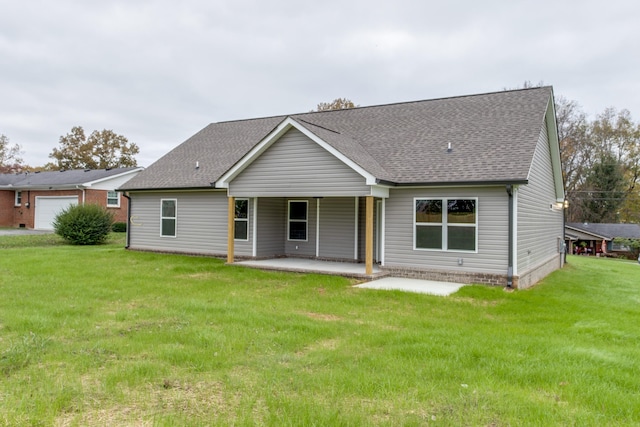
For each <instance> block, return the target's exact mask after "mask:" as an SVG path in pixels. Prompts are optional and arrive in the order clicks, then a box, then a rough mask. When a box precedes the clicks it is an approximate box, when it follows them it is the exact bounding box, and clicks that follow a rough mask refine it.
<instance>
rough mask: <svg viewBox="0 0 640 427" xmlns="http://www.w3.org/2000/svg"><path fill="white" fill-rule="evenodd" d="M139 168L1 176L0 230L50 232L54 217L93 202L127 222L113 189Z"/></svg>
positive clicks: (124, 205)
mask: <svg viewBox="0 0 640 427" xmlns="http://www.w3.org/2000/svg"><path fill="white" fill-rule="evenodd" d="M141 170H142V168H140V167H129V168H115V169H100V170H91V169H87V170H67V171H55V172H26V173H19V174H0V227H25V228H35V229H39V230H51V229H53V225H52V223H53V220H54V218H55V216H56V215H57V214H58V213H59V212H60V211H61V210H62V209H64V208H66V207H67V206H69V205H71V204H77V203H95V204H99V205H102V206H105V207H106V208H107V209H109V210H110V211H111V212H113V213H114V216H115V220H116V221H120V222H126V221H127V208H128V203H127V199H123V198H122V197H121V195H120V193H118V192H117V191H115V190H116V188H118V187H119V186H121V185H123V184H124V183H125V182H127V180H129V179H130V178H132V177H134V176H135V175H136V174H138V172H140V171H141Z"/></svg>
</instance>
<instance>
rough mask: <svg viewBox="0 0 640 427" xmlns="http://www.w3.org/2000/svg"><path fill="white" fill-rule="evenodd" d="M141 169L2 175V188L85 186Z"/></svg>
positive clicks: (0, 185) (78, 170)
mask: <svg viewBox="0 0 640 427" xmlns="http://www.w3.org/2000/svg"><path fill="white" fill-rule="evenodd" d="M137 169H140V168H135V167H129V168H114V169H87V170H82V169H75V170H68V171H52V172H27V173H20V174H1V175H0V187H3V186H11V187H12V188H33V187H46V186H49V187H66V186H70V185H83V184H87V183H90V182H93V181H97V180H101V179H104V178H110V177H113V176H117V175H120V174H123V173H126V172H129V171H133V170H137Z"/></svg>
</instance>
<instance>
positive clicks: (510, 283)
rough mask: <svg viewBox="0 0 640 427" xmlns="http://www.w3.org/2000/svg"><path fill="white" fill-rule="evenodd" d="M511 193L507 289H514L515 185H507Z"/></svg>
mask: <svg viewBox="0 0 640 427" xmlns="http://www.w3.org/2000/svg"><path fill="white" fill-rule="evenodd" d="M507 194H508V195H509V245H508V246H509V257H508V258H509V262H508V268H507V289H513V223H514V221H513V186H512V185H511V184H508V185H507Z"/></svg>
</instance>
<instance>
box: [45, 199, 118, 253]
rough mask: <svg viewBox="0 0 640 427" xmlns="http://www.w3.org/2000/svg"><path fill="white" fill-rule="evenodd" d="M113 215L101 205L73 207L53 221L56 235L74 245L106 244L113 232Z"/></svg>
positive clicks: (65, 210)
mask: <svg viewBox="0 0 640 427" xmlns="http://www.w3.org/2000/svg"><path fill="white" fill-rule="evenodd" d="M112 224H113V213H111V212H109V211H107V210H106V209H105V208H103V207H102V206H100V205H71V206H69V207H68V208H66V209H64V210H63V211H62V212H60V213H59V214H58V215H56V218H55V219H54V221H53V229H54V231H55V233H56V234H57V235H59V236H61V237H62V238H63V239H65V240H66V241H68V242H70V243H72V244H74V245H97V244H100V243H104V241H105V240H106V239H107V236H108V235H109V232H110V231H111V225H112Z"/></svg>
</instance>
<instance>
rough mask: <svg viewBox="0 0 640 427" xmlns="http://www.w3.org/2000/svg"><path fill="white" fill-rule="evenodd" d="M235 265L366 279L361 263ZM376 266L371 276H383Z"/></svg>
mask: <svg viewBox="0 0 640 427" xmlns="http://www.w3.org/2000/svg"><path fill="white" fill-rule="evenodd" d="M235 265H242V266H246V267H254V268H261V269H265V270H279V271H297V272H304V273H319V274H335V275H339V276H347V277H368V276H366V274H365V265H364V264H362V263H351V262H335V261H320V260H316V259H305V258H271V259H263V260H247V261H237V262H235ZM384 274H385V273H384V272H382V271H381V270H380V269H379V268H378V266H377V265H374V266H373V276H374V277H376V276H377V277H379V276H381V275H384Z"/></svg>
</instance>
